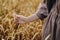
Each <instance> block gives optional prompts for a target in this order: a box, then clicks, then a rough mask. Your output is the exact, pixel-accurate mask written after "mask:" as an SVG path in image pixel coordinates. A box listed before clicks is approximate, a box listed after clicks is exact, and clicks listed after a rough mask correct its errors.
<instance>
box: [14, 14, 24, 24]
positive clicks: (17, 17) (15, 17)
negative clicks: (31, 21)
mask: <svg viewBox="0 0 60 40" xmlns="http://www.w3.org/2000/svg"><path fill="white" fill-rule="evenodd" d="M20 17H21V16H20V15H17V14H13V21H14V23H15V24H19V23H20V24H23V23H25V22H24V21H23V20H21V18H20Z"/></svg>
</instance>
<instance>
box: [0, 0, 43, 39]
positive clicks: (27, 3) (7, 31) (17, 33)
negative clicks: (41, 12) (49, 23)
mask: <svg viewBox="0 0 60 40" xmlns="http://www.w3.org/2000/svg"><path fill="white" fill-rule="evenodd" d="M41 1H42V0H0V40H2V39H3V40H40V39H41V29H42V24H43V23H42V21H41V20H36V21H34V22H31V23H27V24H19V25H18V26H15V24H14V23H13V22H12V19H13V17H12V14H13V12H16V13H17V14H19V15H24V16H29V15H31V14H33V13H34V12H35V11H36V10H37V7H38V5H39V3H41Z"/></svg>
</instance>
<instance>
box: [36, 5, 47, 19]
mask: <svg viewBox="0 0 60 40" xmlns="http://www.w3.org/2000/svg"><path fill="white" fill-rule="evenodd" d="M36 15H37V16H38V17H39V19H41V20H42V19H44V18H46V17H47V16H48V9H47V6H46V4H40V5H39V7H38V10H37V12H36Z"/></svg>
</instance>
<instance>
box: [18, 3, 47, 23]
mask: <svg viewBox="0 0 60 40" xmlns="http://www.w3.org/2000/svg"><path fill="white" fill-rule="evenodd" d="M47 15H48V10H47V7H46V5H45V4H43V5H39V7H38V10H37V11H36V13H34V14H33V15H30V16H28V17H25V16H22V15H17V17H19V18H17V19H19V20H22V21H24V22H25V23H27V22H31V21H34V20H37V19H44V18H45V17H47Z"/></svg>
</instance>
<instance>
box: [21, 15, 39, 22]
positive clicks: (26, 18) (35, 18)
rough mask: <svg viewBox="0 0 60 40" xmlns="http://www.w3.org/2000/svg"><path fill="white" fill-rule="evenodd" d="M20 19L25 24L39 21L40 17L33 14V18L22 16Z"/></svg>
mask: <svg viewBox="0 0 60 40" xmlns="http://www.w3.org/2000/svg"><path fill="white" fill-rule="evenodd" d="M20 19H21V20H23V21H25V22H32V21H34V20H37V19H38V16H37V15H36V14H33V15H31V16H28V17H24V16H21V17H20Z"/></svg>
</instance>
